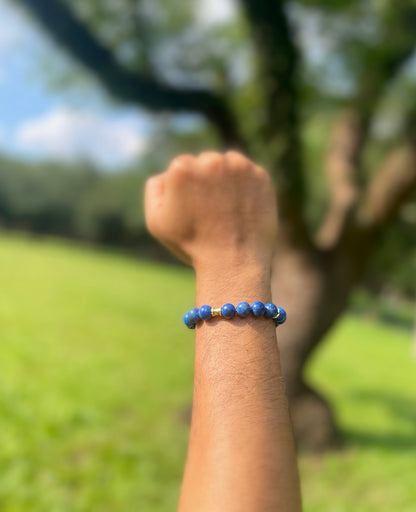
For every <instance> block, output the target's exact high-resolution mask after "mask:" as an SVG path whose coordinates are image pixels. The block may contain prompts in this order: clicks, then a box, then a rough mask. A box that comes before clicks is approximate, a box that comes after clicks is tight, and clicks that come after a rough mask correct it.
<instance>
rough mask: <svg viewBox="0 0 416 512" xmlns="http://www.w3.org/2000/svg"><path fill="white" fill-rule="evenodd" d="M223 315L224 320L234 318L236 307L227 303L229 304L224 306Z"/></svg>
mask: <svg viewBox="0 0 416 512" xmlns="http://www.w3.org/2000/svg"><path fill="white" fill-rule="evenodd" d="M221 315H222V316H223V317H224V318H233V317H234V315H235V307H234V306H233V305H232V304H230V303H229V302H227V304H224V305H223V306H222V308H221Z"/></svg>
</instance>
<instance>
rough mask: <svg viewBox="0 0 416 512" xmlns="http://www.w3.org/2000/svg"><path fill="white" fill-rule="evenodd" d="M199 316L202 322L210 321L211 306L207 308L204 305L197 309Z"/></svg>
mask: <svg viewBox="0 0 416 512" xmlns="http://www.w3.org/2000/svg"><path fill="white" fill-rule="evenodd" d="M199 316H200V318H201V319H202V320H211V318H212V312H211V306H207V305H206V304H204V305H203V306H201V307H200V308H199Z"/></svg>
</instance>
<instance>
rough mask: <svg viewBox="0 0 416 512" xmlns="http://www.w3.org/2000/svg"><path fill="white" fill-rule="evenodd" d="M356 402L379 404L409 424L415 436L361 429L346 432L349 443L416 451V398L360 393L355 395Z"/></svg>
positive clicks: (368, 392)
mask: <svg viewBox="0 0 416 512" xmlns="http://www.w3.org/2000/svg"><path fill="white" fill-rule="evenodd" d="M353 396H354V398H355V399H356V400H359V401H361V402H367V403H373V404H374V403H377V405H380V406H382V407H384V408H387V409H389V412H390V413H391V414H392V415H393V416H396V417H397V418H400V420H401V421H403V422H405V423H409V424H410V427H411V428H412V429H413V431H414V433H413V434H410V435H409V434H403V433H401V432H395V431H385V432H372V431H366V430H360V429H348V430H345V431H344V435H345V437H346V439H347V442H348V443H349V444H352V445H356V446H360V447H380V448H386V449H390V450H416V397H415V399H414V400H412V399H410V398H407V397H403V396H401V395H398V394H395V393H380V392H377V391H374V392H371V391H358V392H356V393H353Z"/></svg>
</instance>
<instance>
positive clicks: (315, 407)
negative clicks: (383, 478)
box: [18, 0, 416, 449]
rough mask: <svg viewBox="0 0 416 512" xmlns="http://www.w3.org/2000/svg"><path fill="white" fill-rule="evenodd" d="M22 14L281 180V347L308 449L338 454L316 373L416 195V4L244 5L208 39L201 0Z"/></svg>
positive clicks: (308, 1) (112, 88) (140, 101)
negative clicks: (196, 19) (321, 354)
mask: <svg viewBox="0 0 416 512" xmlns="http://www.w3.org/2000/svg"><path fill="white" fill-rule="evenodd" d="M18 3H19V4H21V5H23V6H24V7H25V8H27V10H28V11H29V12H30V13H31V15H32V16H33V17H34V18H36V19H37V20H38V22H40V24H41V25H42V27H43V28H44V29H45V31H46V32H47V33H48V34H50V36H51V37H52V38H53V39H54V40H55V41H56V42H58V43H59V44H60V45H61V46H62V47H63V48H65V50H66V51H67V52H68V53H69V54H70V55H72V57H73V58H74V59H75V60H76V61H78V62H79V63H81V64H82V65H83V66H84V67H85V68H86V69H87V70H88V71H89V73H90V74H91V75H93V76H94V77H95V78H96V79H98V81H99V82H100V83H101V84H102V86H104V87H105V89H106V90H107V91H108V92H109V93H110V94H111V95H112V96H113V97H114V98H116V99H117V100H119V101H121V102H127V103H132V104H137V105H141V106H143V107H145V108H147V109H148V110H149V111H152V112H154V113H160V112H171V113H173V114H176V113H184V112H188V113H195V114H198V115H199V116H202V117H203V118H204V119H205V120H206V121H207V122H208V123H209V124H210V125H211V126H212V128H213V129H214V130H215V131H216V132H217V134H218V139H219V146H221V147H223V148H230V147H232V148H238V149H241V150H243V151H244V152H246V153H247V154H248V155H249V156H251V157H253V158H254V159H257V160H260V161H261V162H262V163H263V164H264V165H266V166H267V168H268V169H269V170H270V171H271V172H272V174H273V176H274V177H275V178H276V181H277V183H278V186H277V188H276V190H277V194H278V207H279V219H280V232H279V241H278V256H277V258H276V264H275V267H274V274H273V289H274V298H275V300H277V301H278V302H279V303H281V304H284V305H285V306H286V307H287V310H288V316H289V319H290V320H289V322H288V326H287V327H286V329H282V331H281V332H280V333H279V341H280V348H281V354H282V361H283V369H284V374H285V379H286V386H287V392H288V395H289V399H290V403H291V408H292V417H293V421H294V426H295V432H296V435H297V438H298V441H299V443H300V445H303V446H306V447H310V448H315V449H321V448H325V447H329V446H331V445H334V444H337V442H338V439H339V436H338V432H337V427H336V424H335V421H334V419H333V416H332V413H331V409H330V407H329V405H328V403H327V402H326V400H325V399H324V398H323V397H322V396H320V394H319V393H317V392H316V391H315V390H313V389H312V388H311V387H310V385H308V383H307V382H306V381H305V378H304V369H305V365H306V364H307V362H308V360H309V358H310V357H311V355H312V354H313V353H314V351H315V350H316V348H317V347H318V345H319V344H320V342H321V341H322V339H323V337H324V336H325V334H326V333H327V332H328V330H329V329H330V328H331V327H332V326H333V325H334V323H335V322H336V320H337V319H338V318H339V317H340V315H341V313H342V312H343V311H344V308H345V307H346V305H347V301H348V297H349V295H350V293H351V290H352V289H353V287H354V285H355V284H356V283H357V282H358V281H359V279H360V277H361V276H362V275H363V272H364V270H365V269H366V267H367V266H368V264H369V261H370V258H371V256H372V254H373V253H374V252H375V250H376V248H377V247H378V244H379V240H380V234H381V233H382V232H383V231H384V230H385V229H386V228H387V227H388V226H389V224H390V223H391V222H392V220H393V219H394V218H395V217H396V215H397V213H398V211H399V209H400V207H401V205H403V203H404V202H405V201H406V200H407V198H409V197H410V194H411V193H412V191H413V190H415V188H416V144H415V142H416V140H415V136H416V101H414V97H416V96H415V95H414V92H415V87H414V77H413V76H412V74H411V72H410V71H409V67H407V64H408V63H409V61H410V59H411V57H412V55H413V52H414V49H415V36H414V34H415V33H416V32H415V30H416V3H415V2H414V1H409V2H395V1H394V0H385V1H384V2H370V1H369V0H368V1H359V0H354V1H346V0H331V1H329V0H327V1H324V0H297V1H291V2H289V1H286V0H280V1H278V0H275V1H271V0H239V6H240V8H241V9H240V14H241V18H239V17H238V16H237V21H236V24H231V25H230V26H229V27H227V28H226V29H225V28H216V29H209V30H208V29H204V30H202V29H199V30H193V31H192V26H193V25H192V23H193V21H192V15H191V7H192V5H193V3H192V2H191V0H187V1H185V0H184V1H183V2H181V6H180V10H179V9H178V6H177V4H176V5H174V2H162V0H152V1H151V2H149V1H148V0H120V1H119V2H117V9H114V5H115V4H116V2H114V3H111V2H105V1H98V0H95V1H93V0H91V1H90V2H81V0H75V1H71V2H69V0H18ZM314 26H315V29H314ZM316 26H317V27H318V29H316ZM311 34H312V36H313V37H312V38H311ZM308 37H309V39H308ZM311 49H312V50H313V49H315V50H316V52H317V53H318V57H317V56H316V55H314V53H313V51H311ZM227 52H228V53H227ZM319 53H320V54H321V57H320V58H319ZM166 55H169V59H167V58H166ZM235 58H241V59H245V62H246V63H247V66H246V68H247V70H246V71H247V72H246V73H245V76H243V78H241V77H236V76H233V73H232V70H233V61H232V60H233V59H235ZM230 70H231V71H230ZM237 74H238V73H237ZM234 75H235V73H234ZM243 75H244V73H243ZM201 83H203V84H209V87H207V86H206V85H202V86H201ZM184 84H186V85H184ZM317 117H319V121H318V124H319V125H320V126H321V127H322V126H327V127H328V131H329V130H330V131H331V135H330V137H329V143H328V144H327V148H326V152H325V154H320V153H321V152H320V151H318V153H319V155H318V156H319V157H320V158H321V160H320V162H321V163H319V164H318V158H317V157H316V158H312V151H311V147H310V145H308V141H307V136H306V135H307V132H308V129H309V128H310V126H311V125H314V124H316V123H315V119H316V118H317ZM380 127H382V128H383V127H384V128H383V130H384V132H386V131H387V132H388V133H387V135H386V134H385V133H384V135H383V137H381V135H380V131H381V132H383V130H381V128H380ZM315 156H316V155H315ZM321 168H325V175H326V187H327V197H326V199H325V201H324V203H323V204H324V205H325V215H324V216H323V218H322V219H317V220H319V223H318V222H317V224H316V225H315V226H314V225H311V222H309V219H308V217H307V215H306V213H305V212H307V211H308V208H310V205H311V203H312V202H313V200H314V195H313V193H312V192H313V187H311V182H312V185H313V182H314V181H316V180H320V179H321V178H320V176H321V174H324V173H321V172H320V169H321ZM311 191H312V192H311ZM357 357H358V355H357Z"/></svg>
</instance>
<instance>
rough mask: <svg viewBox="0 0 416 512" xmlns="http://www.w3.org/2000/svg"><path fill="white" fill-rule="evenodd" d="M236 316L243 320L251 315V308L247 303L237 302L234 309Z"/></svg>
mask: <svg viewBox="0 0 416 512" xmlns="http://www.w3.org/2000/svg"><path fill="white" fill-rule="evenodd" d="M235 310H236V311H237V315H238V316H240V317H241V318H245V317H246V316H248V315H249V314H250V313H251V307H250V304H249V303H248V302H239V303H238V304H237V306H236V308H235Z"/></svg>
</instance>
